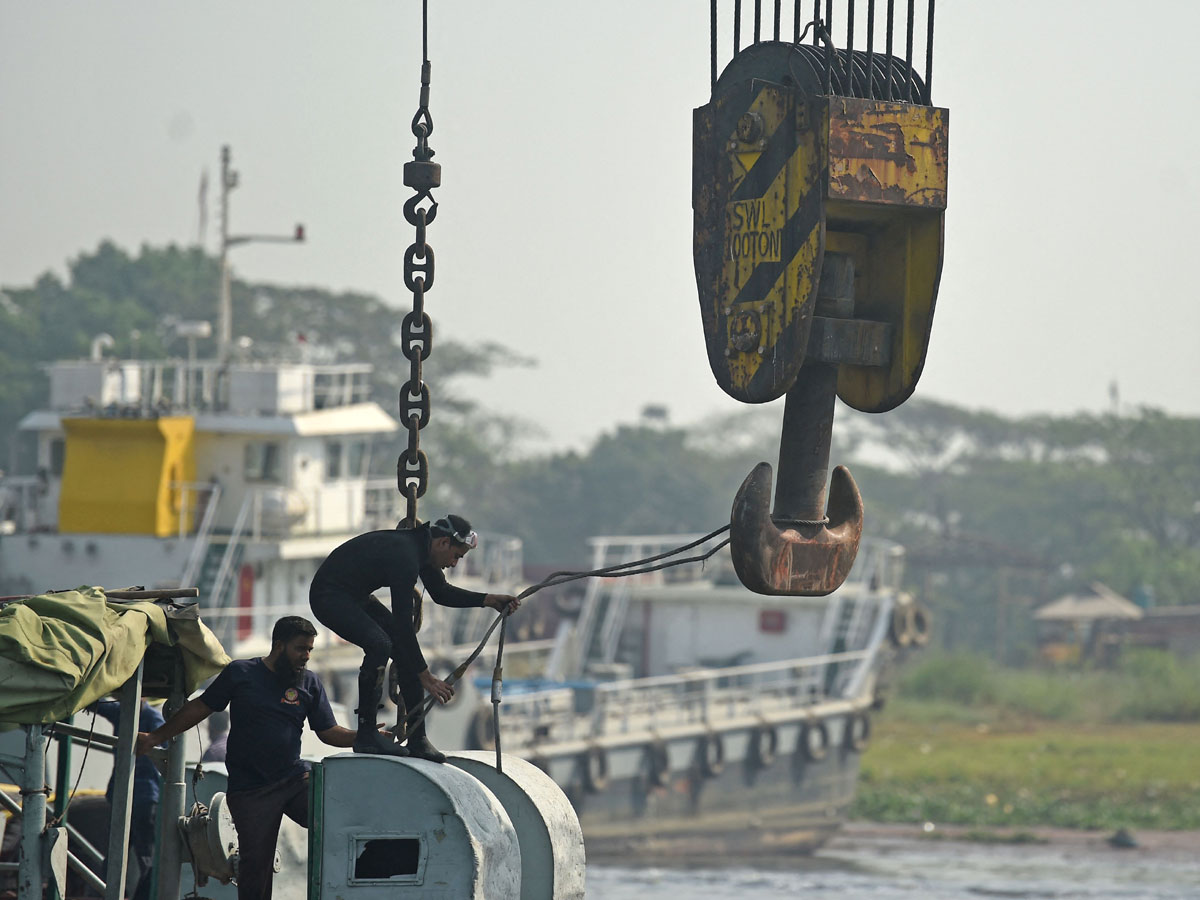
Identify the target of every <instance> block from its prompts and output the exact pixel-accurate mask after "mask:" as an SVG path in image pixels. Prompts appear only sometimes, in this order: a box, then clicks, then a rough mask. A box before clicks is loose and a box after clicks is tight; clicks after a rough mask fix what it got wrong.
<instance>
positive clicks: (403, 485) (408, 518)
mask: <svg viewBox="0 0 1200 900" xmlns="http://www.w3.org/2000/svg"><path fill="white" fill-rule="evenodd" d="M428 13H429V9H428V2H427V0H426V2H425V3H423V4H422V9H421V35H422V41H421V44H422V56H423V60H422V62H421V101H420V105H419V106H418V107H417V113H416V115H414V116H413V120H412V133H413V135H414V136H415V137H416V139H417V145H416V146H415V147H414V148H413V161H412V162H409V163H405V164H404V183H405V184H406V185H407V186H408V187H410V188H413V189H414V190H415V191H416V194H415V195H414V196H412V197H410V198H409V199H408V201H407V202H405V204H404V219H405V221H407V222H408V223H409V224H410V225H412V226H414V227H415V228H416V230H417V235H416V240H415V241H414V242H413V243H412V244H410V245H409V247H408V249H407V250H405V251H404V286H405V287H406V288H408V289H409V290H410V291H412V295H413V303H412V312H410V313H408V315H406V316H405V317H404V321H403V322H402V323H401V325H400V349H401V352H403V353H404V356H405V358H406V359H407V360H408V381H407V382H406V383H405V384H404V385H403V386H402V387H401V388H400V399H399V406H400V421H402V422H403V423H404V425H405V427H406V428H407V429H408V446H407V447H405V448H404V450H403V451H401V453H400V456H399V457H398V458H397V459H396V489H397V490H398V491H399V492H400V493H401V494H402V495H403V496H404V498H405V500H406V501H407V503H406V508H405V516H404V519H403V521H402V522H401V523H400V524H401V527H404V528H415V527H416V525H417V498H418V497H422V496H424V494H425V491H426V490H427V489H428V488H429V459H428V457H426V455H425V451H423V450H422V449H421V429H422V428H424V427H425V426H426V425H428V424H429V412H430V404H429V385H427V384H425V382H424V381H423V380H422V378H421V364H422V363H423V362H424V361H425V360H426V359H428V358H429V352H430V350H432V349H433V322H432V321H431V320H430V318H429V316H428V314H427V313H426V312H425V292H426V291H428V290H429V289H430V288H432V287H433V273H434V256H433V248H432V247H431V246H429V244H428V243H426V241H425V230H426V227H427V226H428V225H429V224H430V223H432V222H433V220H434V219H435V218H436V217H437V207H438V205H437V201H436V200H434V199H433V194H432V191H433V189H434V188H436V187H441V184H442V167H441V165H440V164H438V163H435V162H432V161H431V160H432V158H433V150H431V149H430V147H429V136H430V135H431V134H432V133H433V116H432V115H430V112H429V74H430V66H429V40H428V21H429V16H428Z"/></svg>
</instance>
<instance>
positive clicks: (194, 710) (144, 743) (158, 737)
mask: <svg viewBox="0 0 1200 900" xmlns="http://www.w3.org/2000/svg"><path fill="white" fill-rule="evenodd" d="M212 714H213V710H212V708H211V707H209V705H208V704H207V703H205V702H204V701H203V700H201V699H200V698H199V697H197V698H196V699H195V700H189V701H188V702H187V703H185V704H183V706H182V707H181V708H180V710H179V712H177V713H175V715H173V716H171V718H169V719H167V721H166V722H164V723H163V724H162V725H160V726H159V727H158V728H155V729H154V730H153V731H141V732H138V736H137V743H136V744H134V749H133V753H134V755H135V756H142V755H143V754H145V753H148V752H149V751H150V750H153V749H154V748H155V747H157V746H158V745H159V744H161V743H162V742H163V741H169V740H170V739H171V738H173V737H175V736H176V735H179V734H183V733H184V732H185V731H187V730H188V729H189V728H191V727H192V726H193V725H199V724H200V723H201V722H203V721H204V720H205V719H207V718H208V717H209V716H211V715H212Z"/></svg>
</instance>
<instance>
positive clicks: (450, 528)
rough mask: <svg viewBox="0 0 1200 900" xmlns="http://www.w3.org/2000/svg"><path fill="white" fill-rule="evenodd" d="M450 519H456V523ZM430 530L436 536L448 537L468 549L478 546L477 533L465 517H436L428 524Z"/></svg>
mask: <svg viewBox="0 0 1200 900" xmlns="http://www.w3.org/2000/svg"><path fill="white" fill-rule="evenodd" d="M452 519H456V520H457V525H456V523H455V522H453V521H451V520H452ZM429 528H430V530H431V531H432V532H433V533H434V534H435V535H437V536H438V537H448V538H450V540H452V541H454V542H455V543H457V544H462V545H463V546H464V547H467V548H468V549H470V550H474V549H475V548H476V547H478V546H479V535H478V534H476V533H475V532H474V531H473V530H472V528H471V525H470V523H469V522H467V520H466V519H460V518H459V517H458V516H453V517H451V516H447V517H446V518H444V519H438V520H437V521H436V522H434V523H433V524H432V525H430V526H429Z"/></svg>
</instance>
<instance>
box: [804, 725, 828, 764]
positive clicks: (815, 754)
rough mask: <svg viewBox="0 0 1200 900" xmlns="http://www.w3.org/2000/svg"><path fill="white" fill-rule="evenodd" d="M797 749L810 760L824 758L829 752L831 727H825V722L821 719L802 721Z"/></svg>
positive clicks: (818, 760)
mask: <svg viewBox="0 0 1200 900" xmlns="http://www.w3.org/2000/svg"><path fill="white" fill-rule="evenodd" d="M796 749H797V751H798V752H799V755H800V756H801V757H802V758H803V759H805V760H807V761H808V762H820V761H821V760H823V759H824V758H825V754H827V753H828V752H829V729H828V728H826V727H825V723H824V722H822V721H820V720H816V721H812V722H804V723H802V724H801V725H800V734H799V735H798V737H797V741H796Z"/></svg>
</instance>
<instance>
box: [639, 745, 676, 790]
mask: <svg viewBox="0 0 1200 900" xmlns="http://www.w3.org/2000/svg"><path fill="white" fill-rule="evenodd" d="M644 753H645V757H646V780H647V781H649V783H650V785H651V786H652V787H666V786H667V785H668V784H669V783H670V781H671V760H670V757H669V756H668V754H667V745H666V744H665V743H663V742H662V741H652V742H651V743H649V744H647V745H646V749H645V751H644Z"/></svg>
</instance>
